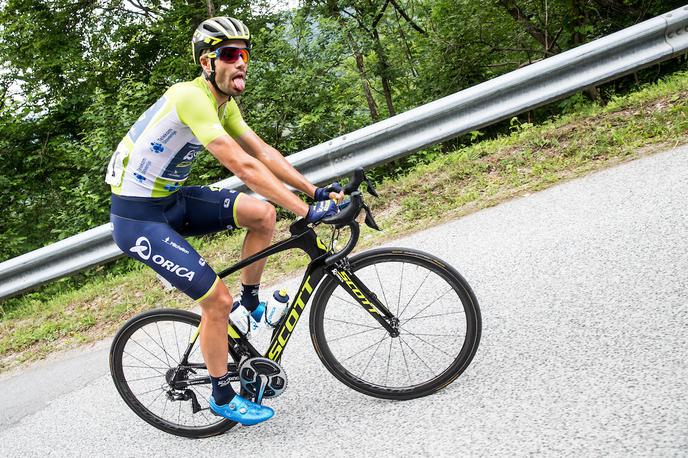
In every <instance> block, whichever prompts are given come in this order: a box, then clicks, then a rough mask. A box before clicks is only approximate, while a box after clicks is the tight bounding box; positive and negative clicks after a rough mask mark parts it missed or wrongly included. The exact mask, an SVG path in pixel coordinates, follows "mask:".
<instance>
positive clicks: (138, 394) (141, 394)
mask: <svg viewBox="0 0 688 458" xmlns="http://www.w3.org/2000/svg"><path fill="white" fill-rule="evenodd" d="M158 390H160V392H161V393H164V392H165V390H163V389H162V388H160V387H158V388H153V389H152V390H148V391H144V392H143V393H134V396H143V395H145V394H148V393H152V392H153V391H158Z"/></svg>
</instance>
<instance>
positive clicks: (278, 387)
mask: <svg viewBox="0 0 688 458" xmlns="http://www.w3.org/2000/svg"><path fill="white" fill-rule="evenodd" d="M261 376H264V377H261ZM265 379H267V382H266V383H265V389H264V391H263V396H262V397H263V398H274V397H277V396H279V395H280V394H282V393H283V392H284V390H285V389H286V388H287V374H286V373H285V372H284V369H282V366H280V365H279V364H277V363H276V362H274V361H272V360H271V359H268V358H261V357H255V358H249V359H247V360H245V361H243V362H242V363H241V366H239V381H240V382H241V388H242V390H245V391H246V392H248V394H249V395H250V396H251V397H255V396H256V394H257V393H258V390H260V388H261V384H262V381H263V380H265Z"/></svg>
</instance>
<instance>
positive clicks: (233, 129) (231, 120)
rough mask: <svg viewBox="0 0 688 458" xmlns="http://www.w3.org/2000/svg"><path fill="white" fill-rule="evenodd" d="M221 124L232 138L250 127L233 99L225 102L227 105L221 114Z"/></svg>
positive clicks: (235, 137) (237, 136)
mask: <svg viewBox="0 0 688 458" xmlns="http://www.w3.org/2000/svg"><path fill="white" fill-rule="evenodd" d="M222 126H223V127H224V128H225V130H226V131H227V133H229V135H231V136H232V138H234V139H237V138H239V137H240V136H241V135H242V134H243V133H244V132H246V131H247V130H249V129H250V128H249V127H248V124H246V122H245V121H244V118H243V117H242V116H241V111H239V106H238V105H237V103H236V101H235V100H234V99H230V100H229V102H227V106H226V107H225V110H224V112H223V114H222Z"/></svg>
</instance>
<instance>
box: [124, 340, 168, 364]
mask: <svg viewBox="0 0 688 458" xmlns="http://www.w3.org/2000/svg"><path fill="white" fill-rule="evenodd" d="M129 341H130V342H134V343H135V344H136V345H138V346H139V347H141V348H143V349H144V350H145V351H146V352H147V353H148V354H149V355H151V356H152V357H153V358H155V359H157V360H158V361H160V362H161V363H163V364H167V363H166V362H165V361H163V360H162V359H160V358H159V357H158V356H157V355H155V354H153V353H152V352H151V351H150V350H149V349H147V348H146V347H144V346H143V345H141V344H140V343H138V342H137V341H136V340H135V339H134V338H133V337H132V338H130V339H129ZM139 361H140V360H139ZM141 362H143V361H141ZM143 364H146V363H143ZM167 367H171V366H167Z"/></svg>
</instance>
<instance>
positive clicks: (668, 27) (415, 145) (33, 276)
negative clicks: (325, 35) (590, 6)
mask: <svg viewBox="0 0 688 458" xmlns="http://www.w3.org/2000/svg"><path fill="white" fill-rule="evenodd" d="M686 50H688V5H686V6H684V7H682V8H679V9H676V10H674V11H671V12H669V13H666V14H663V15H661V16H658V17H656V18H653V19H650V20H648V21H645V22H642V23H640V24H637V25H635V26H632V27H629V28H627V29H624V30H621V31H619V32H616V33H614V34H612V35H609V36H606V37H604V38H600V39H599V40H596V41H593V42H590V43H587V44H585V45H582V46H579V47H578V48H575V49H572V50H570V51H567V52H564V53H561V54H558V55H556V56H553V57H550V58H548V59H545V60H542V61H540V62H538V63H536V64H533V65H530V66H527V67H524V68H521V69H519V70H516V71H513V72H511V73H508V74H505V75H502V76H499V77H497V78H494V79H492V80H489V81H486V82H484V83H481V84H478V85H477V86H473V87H471V88H468V89H466V90H463V91H460V92H458V93H456V94H453V95H450V96H448V97H444V98H442V99H439V100H436V101H434V102H431V103H429V104H427V105H423V106H421V107H418V108H415V109H413V110H409V111H407V112H405V113H402V114H399V115H397V116H394V117H392V118H389V119H386V120H384V121H381V122H378V123H376V124H373V125H370V126H368V127H365V128H363V129H359V130H357V131H355V132H352V133H349V134H346V135H342V136H340V137H337V138H335V139H332V140H330V141H328V142H325V143H322V144H320V145H317V146H314V147H312V148H309V149H307V150H304V151H301V152H299V153H296V154H293V155H291V156H289V157H288V160H289V161H290V162H291V163H292V164H293V165H294V166H295V167H296V168H297V169H299V170H300V171H301V172H302V173H303V174H304V175H306V177H308V179H309V180H310V181H311V182H313V183H325V182H327V181H329V180H332V179H334V178H337V177H341V176H344V175H346V174H348V173H350V172H351V171H353V170H354V169H355V168H356V167H366V168H369V167H373V166H375V165H379V164H383V163H386V162H389V161H392V160H394V159H397V158H399V157H402V156H406V155H408V154H411V153H413V152H414V151H418V150H419V149H421V148H424V147H426V146H429V145H434V144H436V143H439V142H441V141H444V140H447V139H449V138H453V137H456V136H458V135H461V134H463V133H466V132H470V131H472V130H476V129H480V128H481V127H484V126H487V125H489V124H492V123H495V122H497V121H500V120H503V119H506V118H509V117H511V116H513V115H515V114H518V113H521V112H524V111H527V110H531V109H533V108H536V107H539V106H542V105H545V104H547V103H549V102H552V101H554V100H557V99H561V98H563V97H566V96H568V95H570V94H573V93H575V92H577V91H580V90H581V89H584V88H586V87H589V86H593V85H597V84H601V83H604V82H606V81H609V80H612V79H614V78H618V77H620V76H623V75H625V74H628V73H631V72H634V71H636V70H639V69H641V68H643V67H647V66H649V65H652V64H655V63H657V62H660V61H662V60H666V59H669V58H671V57H673V56H676V55H678V54H682V53H684V52H686ZM217 184H218V185H221V186H224V187H227V188H232V189H237V190H239V189H246V188H245V186H244V185H243V183H241V182H240V181H239V180H238V179H237V178H236V177H232V178H229V179H227V180H223V181H220V182H219V183H217ZM120 256H123V253H122V252H121V251H120V250H119V248H117V246H116V245H115V244H114V242H113V241H112V236H111V228H110V225H109V224H105V225H103V226H99V227H97V228H95V229H91V230H89V231H86V232H83V233H81V234H78V235H75V236H73V237H69V238H67V239H64V240H62V241H60V242H57V243H54V244H52V245H49V246H46V247H44V248H40V249H38V250H35V251H32V252H30V253H27V254H24V255H22V256H19V257H16V258H13V259H10V260H8V261H5V262H3V263H0V299H2V298H6V297H10V296H12V295H16V294H19V293H21V292H24V291H27V290H29V289H31V288H35V287H37V286H39V285H42V284H44V283H47V282H49V281H51V280H54V279H57V278H61V277H64V276H67V275H69V274H72V273H75V272H78V271H80V270H83V269H86V268H88V267H92V266H96V265H100V264H104V263H106V262H109V261H112V260H114V259H117V258H118V257H120Z"/></svg>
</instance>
